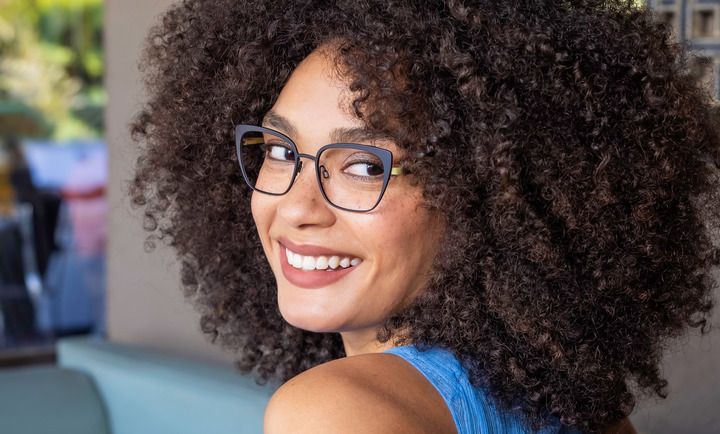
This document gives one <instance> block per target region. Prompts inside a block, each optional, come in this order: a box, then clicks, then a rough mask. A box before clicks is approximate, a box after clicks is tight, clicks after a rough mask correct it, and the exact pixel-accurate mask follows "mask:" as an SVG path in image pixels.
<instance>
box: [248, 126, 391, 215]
mask: <svg viewBox="0 0 720 434" xmlns="http://www.w3.org/2000/svg"><path fill="white" fill-rule="evenodd" d="M250 131H259V132H265V133H268V134H273V135H276V136H279V137H280V138H282V139H284V140H287V143H288V144H289V145H290V146H291V148H292V151H293V154H294V155H295V162H294V165H293V173H292V177H291V180H290V183H289V184H288V187H287V189H285V191H283V192H282V193H271V192H268V191H264V190H260V189H258V188H255V186H253V185H252V183H251V182H250V177H249V176H248V174H247V172H246V171H245V167H244V166H243V164H242V161H243V159H242V147H243V146H242V144H241V142H242V137H243V135H245V133H247V132H250ZM338 148H339V149H357V150H360V151H364V152H369V153H371V154H373V155H375V156H376V157H378V158H379V159H380V161H381V162H382V164H383V171H384V172H383V185H382V189H381V190H380V194H379V195H378V199H377V201H376V202H375V204H374V205H373V206H372V207H371V208H368V209H360V210H358V209H351V208H345V207H342V206H340V205H337V204H335V203H333V202H332V201H331V200H330V198H328V196H327V194H326V193H325V189H324V188H323V185H322V181H321V179H320V176H321V175H320V165H319V164H318V162H319V161H320V156H321V155H322V153H323V152H324V151H325V150H327V149H338ZM235 151H236V153H237V158H238V165H239V166H240V170H241V171H242V174H243V178H244V179H245V183H246V184H247V185H248V186H249V187H250V188H251V189H253V190H255V191H257V192H259V193H263V194H269V195H272V196H282V195H284V194H285V193H287V192H288V191H290V189H291V188H292V186H293V184H294V183H295V178H296V177H297V175H298V174H299V173H300V170H302V161H301V160H300V158H301V157H305V158H309V159H311V160H313V161H314V163H315V164H314V166H315V177H316V180H317V183H318V187H320V193H321V194H322V196H323V198H324V199H325V201H326V202H327V203H329V204H330V205H331V206H333V207H335V208H337V209H341V210H343V211H351V212H370V211H372V210H374V209H375V208H376V207H377V206H378V204H379V203H380V201H381V200H382V198H383V196H384V195H385V190H386V189H387V186H388V182H389V181H390V176H397V175H404V174H405V171H404V170H403V168H402V167H399V166H395V167H393V165H392V163H393V154H392V152H391V151H390V150H388V149H383V148H379V147H377V146H372V145H363V144H360V143H329V144H327V145H324V146H322V147H321V148H320V149H318V151H317V152H316V153H315V155H311V154H304V153H301V152H298V149H297V145H296V144H295V142H294V141H293V140H292V139H291V138H290V137H288V136H286V135H285V134H283V133H281V132H279V131H276V130H273V129H272V128H267V127H261V126H258V125H246V124H240V125H236V126H235ZM386 167H389V168H390V170H387V169H385V168H386Z"/></svg>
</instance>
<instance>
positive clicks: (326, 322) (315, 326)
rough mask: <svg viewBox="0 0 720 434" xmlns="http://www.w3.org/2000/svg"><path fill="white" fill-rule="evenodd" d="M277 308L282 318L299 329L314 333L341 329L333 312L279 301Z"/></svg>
mask: <svg viewBox="0 0 720 434" xmlns="http://www.w3.org/2000/svg"><path fill="white" fill-rule="evenodd" d="M279 309H280V315H282V317H283V319H284V320H285V321H286V322H287V323H288V324H290V325H292V326H293V327H297V328H299V329H303V330H307V331H309V332H315V333H334V332H339V331H340V330H341V329H342V326H341V324H340V322H339V321H338V320H337V318H336V317H335V315H334V314H335V312H328V311H326V310H323V309H316V308H315V309H314V308H311V307H310V306H307V305H305V306H298V305H297V304H294V305H292V303H282V302H280V303H279Z"/></svg>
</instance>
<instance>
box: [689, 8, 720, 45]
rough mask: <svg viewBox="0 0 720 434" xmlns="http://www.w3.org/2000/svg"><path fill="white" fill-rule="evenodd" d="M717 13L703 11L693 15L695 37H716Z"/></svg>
mask: <svg viewBox="0 0 720 434" xmlns="http://www.w3.org/2000/svg"><path fill="white" fill-rule="evenodd" d="M715 21H716V19H715V11H714V10H713V9H703V10H699V11H695V13H694V14H693V37H695V38H707V37H712V36H715V28H716V23H715Z"/></svg>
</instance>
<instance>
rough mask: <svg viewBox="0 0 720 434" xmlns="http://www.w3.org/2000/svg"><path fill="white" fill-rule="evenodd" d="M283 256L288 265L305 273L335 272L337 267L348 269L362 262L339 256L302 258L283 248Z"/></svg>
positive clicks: (357, 259)
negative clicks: (311, 271) (313, 271)
mask: <svg viewBox="0 0 720 434" xmlns="http://www.w3.org/2000/svg"><path fill="white" fill-rule="evenodd" d="M285 255H286V256H287V260H288V263H289V264H290V265H292V266H293V267H295V268H300V269H302V270H305V271H309V270H328V271H330V270H335V269H337V268H338V267H342V268H348V267H351V266H352V267H354V266H356V265H358V264H360V263H361V262H362V259H360V258H349V257H344V258H341V257H340V256H336V255H333V256H330V257H327V256H303V255H300V254H297V253H294V252H292V251H290V250H288V249H287V248H285Z"/></svg>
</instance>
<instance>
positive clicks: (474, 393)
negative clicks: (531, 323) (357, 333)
mask: <svg viewBox="0 0 720 434" xmlns="http://www.w3.org/2000/svg"><path fill="white" fill-rule="evenodd" d="M384 352H385V353H391V354H396V355H398V356H400V357H402V358H403V359H405V360H407V361H408V362H409V363H410V364H411V365H413V366H414V367H415V368H416V369H417V370H418V371H420V372H421V373H422V374H423V375H424V376H425V378H427V379H428V380H429V381H430V383H431V384H432V385H433V386H435V388H436V389H437V390H438V392H440V395H441V396H442V397H443V399H444V400H445V404H447V406H448V409H449V410H450V413H451V414H452V417H453V420H454V421H455V427H456V428H457V432H458V434H528V431H527V430H526V429H525V428H524V427H523V425H522V424H521V423H520V420H519V419H518V418H517V416H516V417H513V416H512V415H509V414H506V413H503V412H500V411H498V410H497V409H496V408H495V407H494V406H493V404H492V403H491V402H490V400H489V398H488V397H487V396H486V395H485V393H484V392H483V391H482V390H480V389H477V388H475V387H474V386H473V385H472V384H471V383H470V379H469V377H468V374H467V371H466V370H465V369H464V368H463V367H462V364H461V363H460V361H459V360H458V359H457V358H456V357H455V355H454V354H453V353H452V352H451V351H448V350H446V349H444V348H440V347H432V348H430V349H428V350H426V351H420V350H418V349H417V348H416V347H415V346H414V345H404V346H399V347H394V348H390V349H389V350H385V351H384ZM540 433H541V434H550V433H553V434H557V433H563V434H581V432H580V431H577V430H575V429H571V428H569V427H566V426H562V425H561V424H560V421H559V420H558V421H557V426H554V427H547V428H545V429H544V430H542V431H540Z"/></svg>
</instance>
